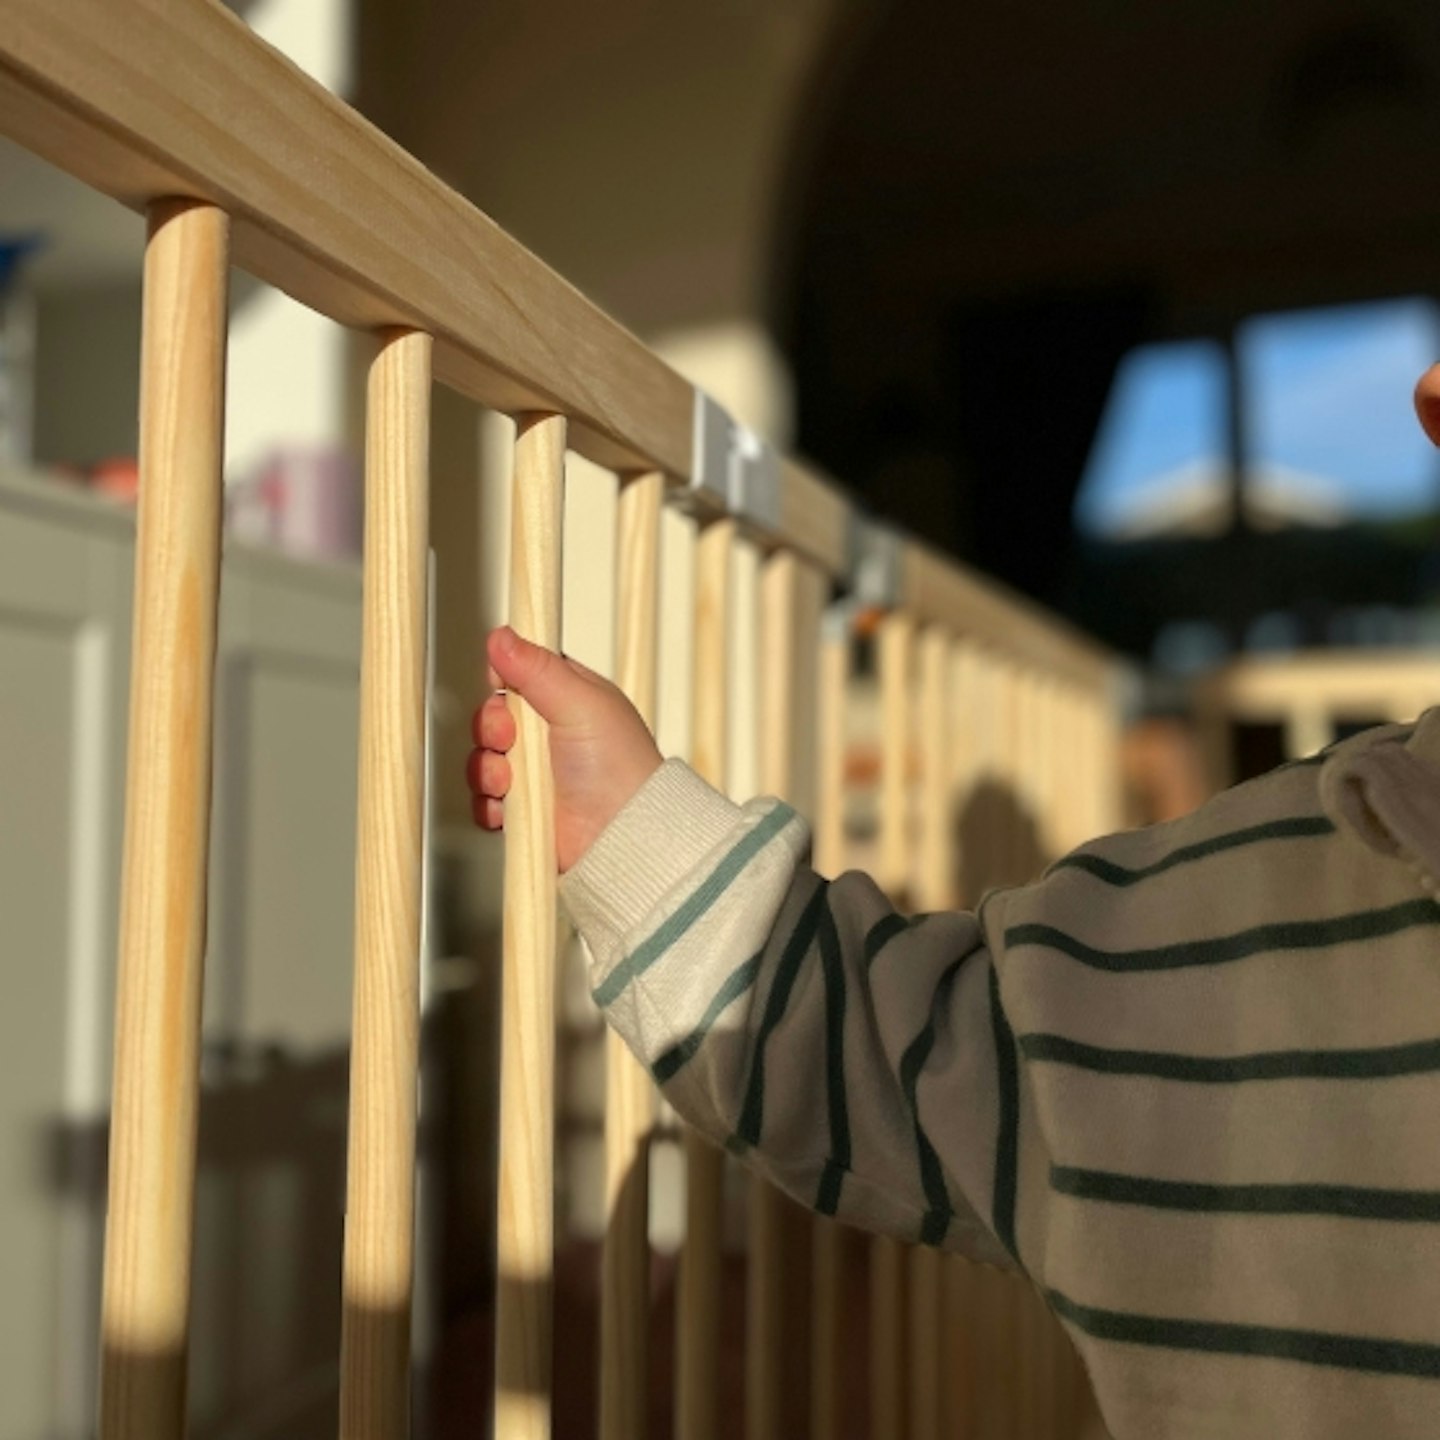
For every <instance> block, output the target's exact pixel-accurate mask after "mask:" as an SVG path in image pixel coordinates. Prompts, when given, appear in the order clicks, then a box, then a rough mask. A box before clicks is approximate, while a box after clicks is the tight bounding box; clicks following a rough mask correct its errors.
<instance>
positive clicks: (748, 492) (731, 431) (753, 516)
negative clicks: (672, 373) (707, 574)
mask: <svg viewBox="0 0 1440 1440" xmlns="http://www.w3.org/2000/svg"><path fill="white" fill-rule="evenodd" d="M692 435H693V437H694V438H693V441H692V452H691V462H690V486H689V496H688V508H689V509H690V510H691V511H692V512H693V513H695V514H700V515H721V514H723V515H733V516H734V517H735V519H737V520H739V521H740V522H741V523H742V524H746V525H751V526H753V527H755V528H756V529H757V530H760V531H762V532H764V533H767V534H772V535H773V534H775V533H777V532H778V531H779V528H780V457H779V456H778V455H777V454H776V453H775V451H774V449H773V448H772V447H771V446H770V445H769V443H768V442H767V441H765V440H763V439H762V438H761V437H760V436H759V435H757V434H756V433H755V432H754V431H753V430H751V429H750V428H749V426H747V425H742V424H740V422H739V421H737V420H736V419H735V418H734V417H733V416H732V415H731V414H730V413H729V411H727V410H726V409H725V407H724V406H723V405H721V404H719V403H718V402H717V401H715V400H713V399H712V398H711V397H710V396H709V395H707V394H706V393H705V392H704V391H703V390H699V389H697V390H696V391H695V421H694V427H693V430H692Z"/></svg>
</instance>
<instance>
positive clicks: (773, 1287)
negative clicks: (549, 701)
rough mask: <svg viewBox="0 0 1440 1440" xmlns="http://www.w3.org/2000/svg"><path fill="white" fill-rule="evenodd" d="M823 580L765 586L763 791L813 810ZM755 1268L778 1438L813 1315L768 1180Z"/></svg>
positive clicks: (794, 1224)
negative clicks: (804, 1304) (804, 1303)
mask: <svg viewBox="0 0 1440 1440" xmlns="http://www.w3.org/2000/svg"><path fill="white" fill-rule="evenodd" d="M824 592H825V581H824V577H823V576H822V575H821V574H820V573H819V572H818V571H816V570H815V569H814V568H813V567H811V566H809V565H807V564H805V563H804V562H802V561H801V560H799V559H798V558H797V557H796V556H795V555H794V554H793V553H791V552H788V551H781V552H780V553H779V554H777V555H775V556H773V557H772V558H771V559H770V560H769V561H768V562H767V564H766V565H765V568H764V570H763V572H762V575H761V580H760V600H761V606H760V614H761V625H760V640H761V647H760V656H761V659H760V712H761V713H760V722H761V723H760V788H761V789H762V790H763V791H764V792H765V793H766V794H770V795H777V796H779V797H781V798H782V799H784V800H786V801H788V802H789V803H790V804H792V805H794V806H795V807H796V808H797V809H798V810H800V811H801V812H802V813H808V812H810V810H811V809H812V807H813V804H814V795H815V789H816V785H815V781H816V771H815V743H814V742H815V734H816V724H817V719H818V715H817V709H816V668H815V667H816V662H817V659H818V644H819V628H820V614H821V609H822V606H823V603H824V598H825V595H824ZM749 1219H750V1231H749V1243H748V1252H747V1266H746V1300H747V1312H746V1325H745V1359H746V1390H745V1398H746V1430H745V1433H746V1436H747V1440H778V1437H780V1436H781V1435H785V1434H789V1433H791V1432H792V1431H793V1429H794V1426H793V1425H792V1424H790V1423H788V1420H787V1412H788V1411H792V1410H797V1409H798V1408H799V1407H798V1405H797V1404H796V1401H798V1400H799V1399H800V1398H801V1393H802V1392H803V1391H804V1389H805V1388H806V1382H807V1379H808V1377H807V1376H806V1374H805V1370H804V1367H805V1361H806V1359H807V1358H808V1354H809V1350H808V1345H807V1344H806V1343H805V1334H804V1331H805V1327H806V1325H807V1323H808V1320H809V1316H808V1313H807V1312H806V1311H805V1310H804V1309H802V1308H800V1306H799V1305H797V1303H796V1302H797V1301H800V1300H802V1299H803V1297H804V1289H803V1287H802V1286H801V1285H800V1284H799V1283H798V1282H799V1280H800V1279H801V1272H802V1270H803V1266H804V1263H805V1258H806V1257H805V1254H804V1252H803V1251H802V1250H800V1249H799V1247H797V1246H796V1244H795V1243H794V1241H795V1240H796V1238H797V1236H798V1233H803V1232H802V1231H800V1219H801V1216H800V1212H799V1211H798V1210H797V1208H796V1206H795V1205H794V1203H793V1202H791V1201H790V1200H788V1199H787V1198H786V1197H785V1196H783V1195H782V1194H781V1193H780V1192H779V1191H778V1190H776V1189H775V1187H774V1186H772V1185H771V1184H770V1183H769V1182H768V1181H765V1180H761V1179H759V1178H756V1179H755V1180H754V1181H753V1182H752V1184H751V1187H750V1205H749Z"/></svg>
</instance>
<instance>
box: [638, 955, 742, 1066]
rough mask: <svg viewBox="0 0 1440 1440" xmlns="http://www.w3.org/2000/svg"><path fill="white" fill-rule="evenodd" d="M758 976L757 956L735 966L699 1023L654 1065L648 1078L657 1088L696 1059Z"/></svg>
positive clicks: (706, 1008)
mask: <svg viewBox="0 0 1440 1440" xmlns="http://www.w3.org/2000/svg"><path fill="white" fill-rule="evenodd" d="M759 973H760V956H759V955H752V956H751V957H750V958H749V959H748V960H747V961H745V963H744V964H743V965H737V966H736V967H735V968H734V969H733V970H732V971H731V972H730V974H729V975H727V976H726V977H725V983H724V984H723V985H721V987H720V988H719V989H718V990H717V991H716V992H715V996H714V998H713V999H712V1000H711V1001H710V1003H709V1004H708V1005H707V1006H706V1007H705V1013H704V1014H703V1015H702V1016H701V1017H700V1023H699V1024H698V1025H696V1027H695V1028H694V1029H693V1030H692V1031H691V1032H690V1033H689V1034H688V1035H687V1036H686V1037H685V1038H684V1039H683V1040H682V1041H680V1043H679V1044H678V1045H672V1046H671V1047H670V1048H669V1049H668V1050H667V1051H666V1052H665V1053H664V1054H663V1055H662V1056H661V1057H660V1058H659V1059H658V1060H657V1061H656V1062H655V1064H654V1067H653V1068H652V1070H651V1074H653V1075H654V1077H655V1083H656V1084H657V1085H663V1084H664V1083H665V1082H666V1081H667V1080H669V1079H671V1078H673V1076H674V1075H675V1074H676V1072H677V1071H679V1070H680V1069H681V1068H682V1067H684V1066H686V1065H688V1064H689V1063H690V1061H691V1060H693V1059H694V1058H695V1052H696V1051H697V1050H699V1048H700V1046H701V1044H702V1043H703V1041H704V1039H705V1037H706V1036H707V1035H708V1034H709V1033H710V1030H711V1027H712V1026H713V1025H714V1024H715V1022H716V1021H717V1020H718V1019H719V1018H720V1016H721V1015H722V1014H724V1012H725V1011H726V1010H727V1009H729V1007H730V1006H731V1005H733V1004H734V1003H735V1002H736V1001H737V1000H738V999H739V998H740V997H741V996H742V995H743V994H744V993H745V992H746V991H747V990H748V989H749V988H750V987H751V986H752V985H753V984H754V983H755V977H756V976H757V975H758V974H759Z"/></svg>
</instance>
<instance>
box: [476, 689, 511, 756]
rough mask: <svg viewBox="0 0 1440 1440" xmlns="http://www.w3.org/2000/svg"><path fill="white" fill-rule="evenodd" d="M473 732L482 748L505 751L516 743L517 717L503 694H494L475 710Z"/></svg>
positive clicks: (477, 743)
mask: <svg viewBox="0 0 1440 1440" xmlns="http://www.w3.org/2000/svg"><path fill="white" fill-rule="evenodd" d="M471 734H472V735H473V737H474V740H475V743H476V745H478V746H479V747H480V748H481V749H482V750H499V751H501V752H502V753H503V752H504V751H506V750H508V749H509V748H510V747H511V746H512V745H513V744H514V743H515V717H514V716H513V715H512V714H511V713H510V707H509V706H508V705H507V704H506V703H505V697H504V696H503V695H492V696H491V697H490V698H489V699H488V700H487V701H486V702H485V703H484V704H483V705H482V706H481V707H480V708H479V709H478V710H477V711H476V712H475V718H474V720H473V722H472V724H471Z"/></svg>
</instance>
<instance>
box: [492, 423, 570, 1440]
mask: <svg viewBox="0 0 1440 1440" xmlns="http://www.w3.org/2000/svg"><path fill="white" fill-rule="evenodd" d="M513 483H514V496H513V500H512V508H511V541H510V624H511V626H512V627H513V628H514V629H515V631H516V632H517V633H518V634H520V635H522V636H524V637H525V638H526V639H529V640H533V641H535V642H536V643H537V644H541V645H545V646H548V647H550V648H551V649H558V648H559V645H560V533H561V524H562V511H563V503H564V489H565V420H564V418H563V417H562V416H558V415H524V416H521V417H520V418H519V420H518V422H517V425H516V434H515V475H514V482H513ZM510 705H511V707H512V710H513V711H514V714H515V719H516V725H517V735H516V740H515V747H514V749H513V750H512V751H511V753H510V765H511V784H510V793H509V796H508V797H507V799H506V802H505V910H504V919H505V930H504V958H503V965H504V977H503V981H502V1000H501V1004H502V1010H501V1036H500V1204H499V1242H498V1246H497V1254H498V1268H499V1275H498V1278H497V1290H496V1369H495V1382H496V1383H495V1434H496V1436H497V1437H503V1440H531V1437H542V1436H548V1435H549V1433H550V1381H551V1373H550V1372H551V1353H550V1350H551V1294H552V1288H553V1266H554V1190H555V1182H554V1135H555V944H556V926H555V795H554V786H553V781H552V777H551V773H550V756H549V737H548V733H547V730H546V726H545V724H544V722H543V721H542V720H541V719H540V717H539V716H538V715H536V714H535V712H534V711H533V710H532V709H531V708H530V707H529V706H528V705H526V704H525V703H524V702H523V701H522V700H520V699H519V698H518V697H517V696H514V695H512V696H511V697H510Z"/></svg>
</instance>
